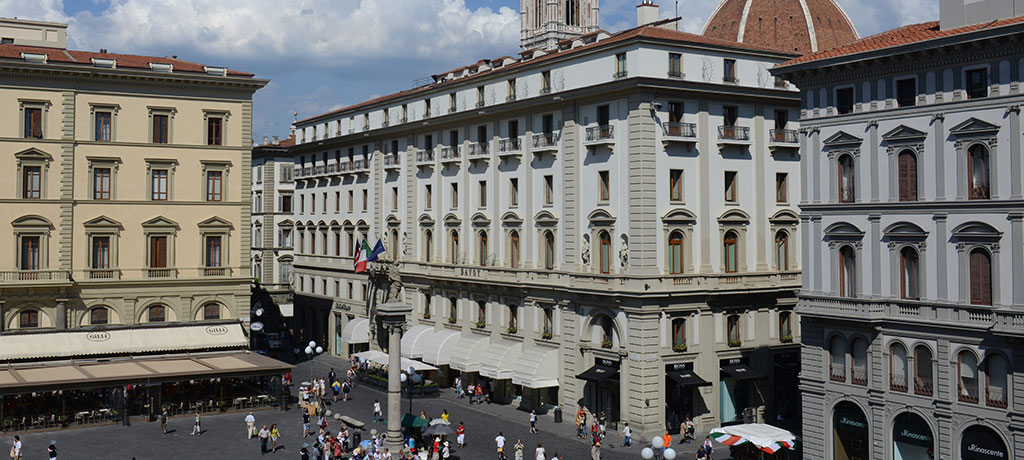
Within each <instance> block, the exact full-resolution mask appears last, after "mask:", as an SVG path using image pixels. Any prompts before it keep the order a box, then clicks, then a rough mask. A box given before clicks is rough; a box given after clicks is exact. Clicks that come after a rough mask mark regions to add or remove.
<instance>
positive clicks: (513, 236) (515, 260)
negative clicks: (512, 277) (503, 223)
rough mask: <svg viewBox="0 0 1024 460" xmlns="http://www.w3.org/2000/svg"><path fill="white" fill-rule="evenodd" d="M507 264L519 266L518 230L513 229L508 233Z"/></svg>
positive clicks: (514, 266) (513, 266)
mask: <svg viewBox="0 0 1024 460" xmlns="http://www.w3.org/2000/svg"><path fill="white" fill-rule="evenodd" d="M508 248H509V266H510V267H512V268H519V232H517V231H515V230H513V231H511V232H510V233H509V234H508Z"/></svg>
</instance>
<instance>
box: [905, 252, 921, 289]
mask: <svg viewBox="0 0 1024 460" xmlns="http://www.w3.org/2000/svg"><path fill="white" fill-rule="evenodd" d="M920 279H921V278H920V267H919V265H918V257H917V251H915V250H914V248H911V247H905V248H903V249H901V250H900V295H901V296H902V298H904V299H910V300H917V299H919V298H920V297H921V293H920V289H921V288H920Z"/></svg>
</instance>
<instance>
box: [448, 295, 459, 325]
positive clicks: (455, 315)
mask: <svg viewBox="0 0 1024 460" xmlns="http://www.w3.org/2000/svg"><path fill="white" fill-rule="evenodd" d="M458 319H459V301H458V299H456V298H455V297H449V298H448V322H449V323H452V324H455V321H458Z"/></svg>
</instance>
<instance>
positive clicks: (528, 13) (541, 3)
mask: <svg viewBox="0 0 1024 460" xmlns="http://www.w3.org/2000/svg"><path fill="white" fill-rule="evenodd" d="M520 1H521V5H522V8H521V10H520V11H522V33H521V42H520V48H521V49H522V50H528V49H531V48H543V49H551V48H554V47H555V46H557V45H558V42H560V41H562V40H565V39H567V38H572V37H578V36H580V35H583V34H587V33H590V32H593V31H595V30H597V29H598V11H599V8H598V4H599V3H600V0H520Z"/></svg>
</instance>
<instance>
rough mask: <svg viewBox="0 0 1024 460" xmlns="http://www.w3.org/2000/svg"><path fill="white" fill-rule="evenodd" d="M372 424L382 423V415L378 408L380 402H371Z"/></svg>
mask: <svg viewBox="0 0 1024 460" xmlns="http://www.w3.org/2000/svg"><path fill="white" fill-rule="evenodd" d="M373 423H384V414H383V411H382V410H381V408H380V400H379V399H374V400H373Z"/></svg>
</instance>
